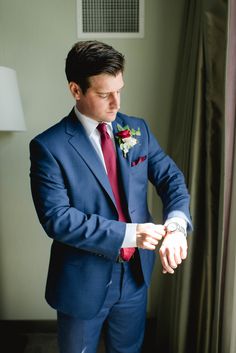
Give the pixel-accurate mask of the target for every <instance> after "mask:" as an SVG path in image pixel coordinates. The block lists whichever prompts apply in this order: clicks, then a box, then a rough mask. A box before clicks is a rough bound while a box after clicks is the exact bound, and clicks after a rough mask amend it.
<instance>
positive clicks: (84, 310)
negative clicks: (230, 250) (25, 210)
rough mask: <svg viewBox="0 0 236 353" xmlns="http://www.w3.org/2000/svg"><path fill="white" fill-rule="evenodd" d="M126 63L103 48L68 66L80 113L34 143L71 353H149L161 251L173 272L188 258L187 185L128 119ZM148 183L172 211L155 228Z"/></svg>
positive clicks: (85, 50) (49, 296) (92, 45)
mask: <svg viewBox="0 0 236 353" xmlns="http://www.w3.org/2000/svg"><path fill="white" fill-rule="evenodd" d="M123 71H124V56H123V55H122V54H121V53H119V52H117V51H116V50H115V49H113V48H112V47H110V46H108V45H106V44H104V43H101V42H97V41H85V42H78V43H76V44H75V45H74V46H73V48H72V49H71V50H70V52H69V53H68V56H67V59H66V75H67V79H68V83H69V88H70V91H71V93H72V95H73V97H74V99H75V107H74V108H73V109H72V111H71V112H70V113H69V115H68V116H67V117H65V118H64V119H62V120H61V121H60V122H59V123H58V124H56V125H55V126H53V127H51V128H49V129H48V130H46V131H45V132H43V133H42V134H40V135H38V136H37V137H35V138H34V139H33V140H32V141H31V144H30V155H31V173H30V176H31V188H32V195H33V200H34V204H35V208H36V211H37V214H38V217H39V220H40V222H41V224H42V226H43V228H44V230H45V232H46V233H47V234H48V236H49V237H51V238H52V239H53V243H52V249H51V257H50V265H49V272H48V279H47V286H46V300H47V302H48V303H49V304H50V305H51V306H52V307H53V308H55V309H56V310H57V318H58V341H59V348H60V352H61V353H82V352H83V353H85V352H86V353H95V352H96V349H97V345H98V342H99V337H100V333H101V330H102V328H103V330H104V332H105V337H106V340H105V341H106V350H107V352H108V353H115V352H119V353H138V352H140V350H141V346H142V341H143V335H144V328H145V315H146V301H147V288H148V286H149V284H150V279H151V273H152V269H153V265H154V259H155V252H154V250H155V249H156V246H157V244H158V241H160V240H162V244H161V247H160V250H159V253H160V258H161V262H162V266H163V272H164V273H167V272H168V273H174V269H176V268H177V266H178V265H179V264H181V262H182V260H183V259H185V258H186V256H187V241H186V228H189V229H191V221H190V215H189V195H188V192H187V189H186V186H185V182H184V177H183V175H182V173H181V172H180V170H179V169H178V168H177V166H176V165H175V163H174V162H173V161H172V160H171V159H170V158H169V157H168V156H167V155H166V154H165V153H164V152H163V151H162V149H161V148H160V146H159V144H158V143H157V141H156V139H155V138H154V136H153V135H152V133H151V132H150V130H149V127H148V126H147V124H146V123H145V121H144V120H142V119H139V118H135V117H130V116H127V115H124V114H122V113H120V112H118V111H119V108H120V92H121V90H122V88H123V86H124V82H123ZM148 179H149V180H150V181H151V182H152V183H153V184H154V185H155V187H156V190H157V192H158V194H159V196H160V198H161V200H162V203H163V217H164V225H161V224H159V225H156V224H153V223H152V218H151V215H150V213H149V211H148V207H147V186H148Z"/></svg>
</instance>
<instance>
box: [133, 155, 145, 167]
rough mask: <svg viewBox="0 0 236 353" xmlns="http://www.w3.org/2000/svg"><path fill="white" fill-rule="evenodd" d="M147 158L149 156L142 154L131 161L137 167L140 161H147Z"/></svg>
mask: <svg viewBox="0 0 236 353" xmlns="http://www.w3.org/2000/svg"><path fill="white" fill-rule="evenodd" d="M146 158H147V156H141V157H139V158H138V159H136V160H135V161H133V162H131V167H135V166H136V165H138V164H139V163H141V162H143V161H145V159H146Z"/></svg>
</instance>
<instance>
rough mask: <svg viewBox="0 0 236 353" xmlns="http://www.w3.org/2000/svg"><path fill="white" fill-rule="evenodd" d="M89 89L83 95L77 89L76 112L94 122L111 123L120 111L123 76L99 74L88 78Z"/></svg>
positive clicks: (119, 74) (120, 74)
mask: <svg viewBox="0 0 236 353" xmlns="http://www.w3.org/2000/svg"><path fill="white" fill-rule="evenodd" d="M89 80H90V87H89V88H88V89H87V91H86V93H85V94H83V93H82V91H81V90H80V88H79V91H78V95H74V97H75V98H76V106H77V108H78V110H79V111H80V112H81V113H82V114H84V115H86V116H88V117H90V118H92V119H94V120H96V121H99V122H101V121H104V122H111V121H113V120H115V118H116V113H117V112H118V110H119V109H120V92H121V89H122V88H123V86H124V81H123V75H122V73H121V72H120V73H118V74H117V75H116V76H112V75H108V74H100V75H96V76H91V77H90V79H89Z"/></svg>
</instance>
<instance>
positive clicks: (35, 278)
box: [0, 0, 183, 320]
mask: <svg viewBox="0 0 236 353" xmlns="http://www.w3.org/2000/svg"><path fill="white" fill-rule="evenodd" d="M182 11H183V0H180V1H168V0H146V4H145V37H144V38H143V39H133V40H131V39H113V40H111V39H109V40H106V39H102V40H103V41H106V42H107V43H109V44H112V45H113V46H115V47H116V48H117V49H118V50H120V51H122V52H123V53H124V54H125V56H126V59H127V65H126V72H125V84H126V85H125V89H124V92H123V94H122V100H123V101H122V105H121V111H123V112H126V113H128V114H133V115H137V116H141V117H144V118H145V119H146V120H147V121H148V122H149V123H150V125H151V127H152V128H153V131H154V133H155V134H156V136H157V137H158V139H159V142H160V143H161V145H162V146H163V147H164V148H165V147H166V145H167V136H168V130H169V123H170V119H171V116H170V112H171V102H172V90H173V83H174V76H175V70H176V59H177V49H178V41H179V33H180V27H181V18H182V17H181V16H182ZM77 40H78V38H77V37H76V1H75V0H73V1H72V0H69V1H65V0H64V1H63V0H50V1H48V0H41V1H36V0H21V1H18V0H0V65H1V66H8V67H11V68H13V69H15V70H16V72H17V76H18V81H19V87H20V91H21V96H22V102H23V109H24V113H25V120H26V124H27V131H26V132H15V133H6V132H0V166H1V167H0V195H1V196H0V293H1V294H0V319H9V320H17V319H21V320H23V319H38V320H39V319H52V318H55V312H54V311H53V310H52V309H51V308H50V307H49V306H48V305H47V304H46V302H45V300H44V288H45V281H46V274H47V267H48V259H49V250H50V244H51V240H50V239H48V238H47V237H46V235H45V234H44V232H43V230H42V228H41V226H40V225H39V222H38V219H37V218H36V213H35V211H34V208H33V203H32V200H31V194H30V188H29V152H28V145H29V142H30V140H31V138H32V137H33V136H35V135H36V134H37V133H39V132H41V131H43V130H44V129H46V128H47V127H49V126H50V125H52V124H54V123H55V122H57V121H58V120H59V119H61V118H62V117H63V116H65V115H66V114H67V113H68V112H69V110H70V109H71V107H72V105H73V100H72V98H71V96H70V94H69V91H68V89H67V83H66V79H65V75H64V64H65V57H66V54H67V52H68V50H69V49H70V48H71V46H72V45H73V44H74V43H75V42H76V41H77ZM12 104H14V102H12ZM149 201H150V204H151V203H152V202H153V199H152V192H150V200H149ZM154 202H156V199H154ZM154 209H155V210H156V207H155V208H154ZM155 213H156V214H155V215H154V216H155V217H157V218H158V217H159V216H158V214H157V213H158V211H155ZM155 283H156V280H155ZM152 291H153V293H154V292H155V284H154V285H153V288H152ZM151 298H153V299H151V300H150V304H149V311H152V300H154V301H155V296H151Z"/></svg>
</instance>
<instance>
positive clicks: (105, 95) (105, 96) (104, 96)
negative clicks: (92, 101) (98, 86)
mask: <svg viewBox="0 0 236 353" xmlns="http://www.w3.org/2000/svg"><path fill="white" fill-rule="evenodd" d="M99 97H100V98H104V99H105V98H107V97H108V94H106V93H104V94H99Z"/></svg>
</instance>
